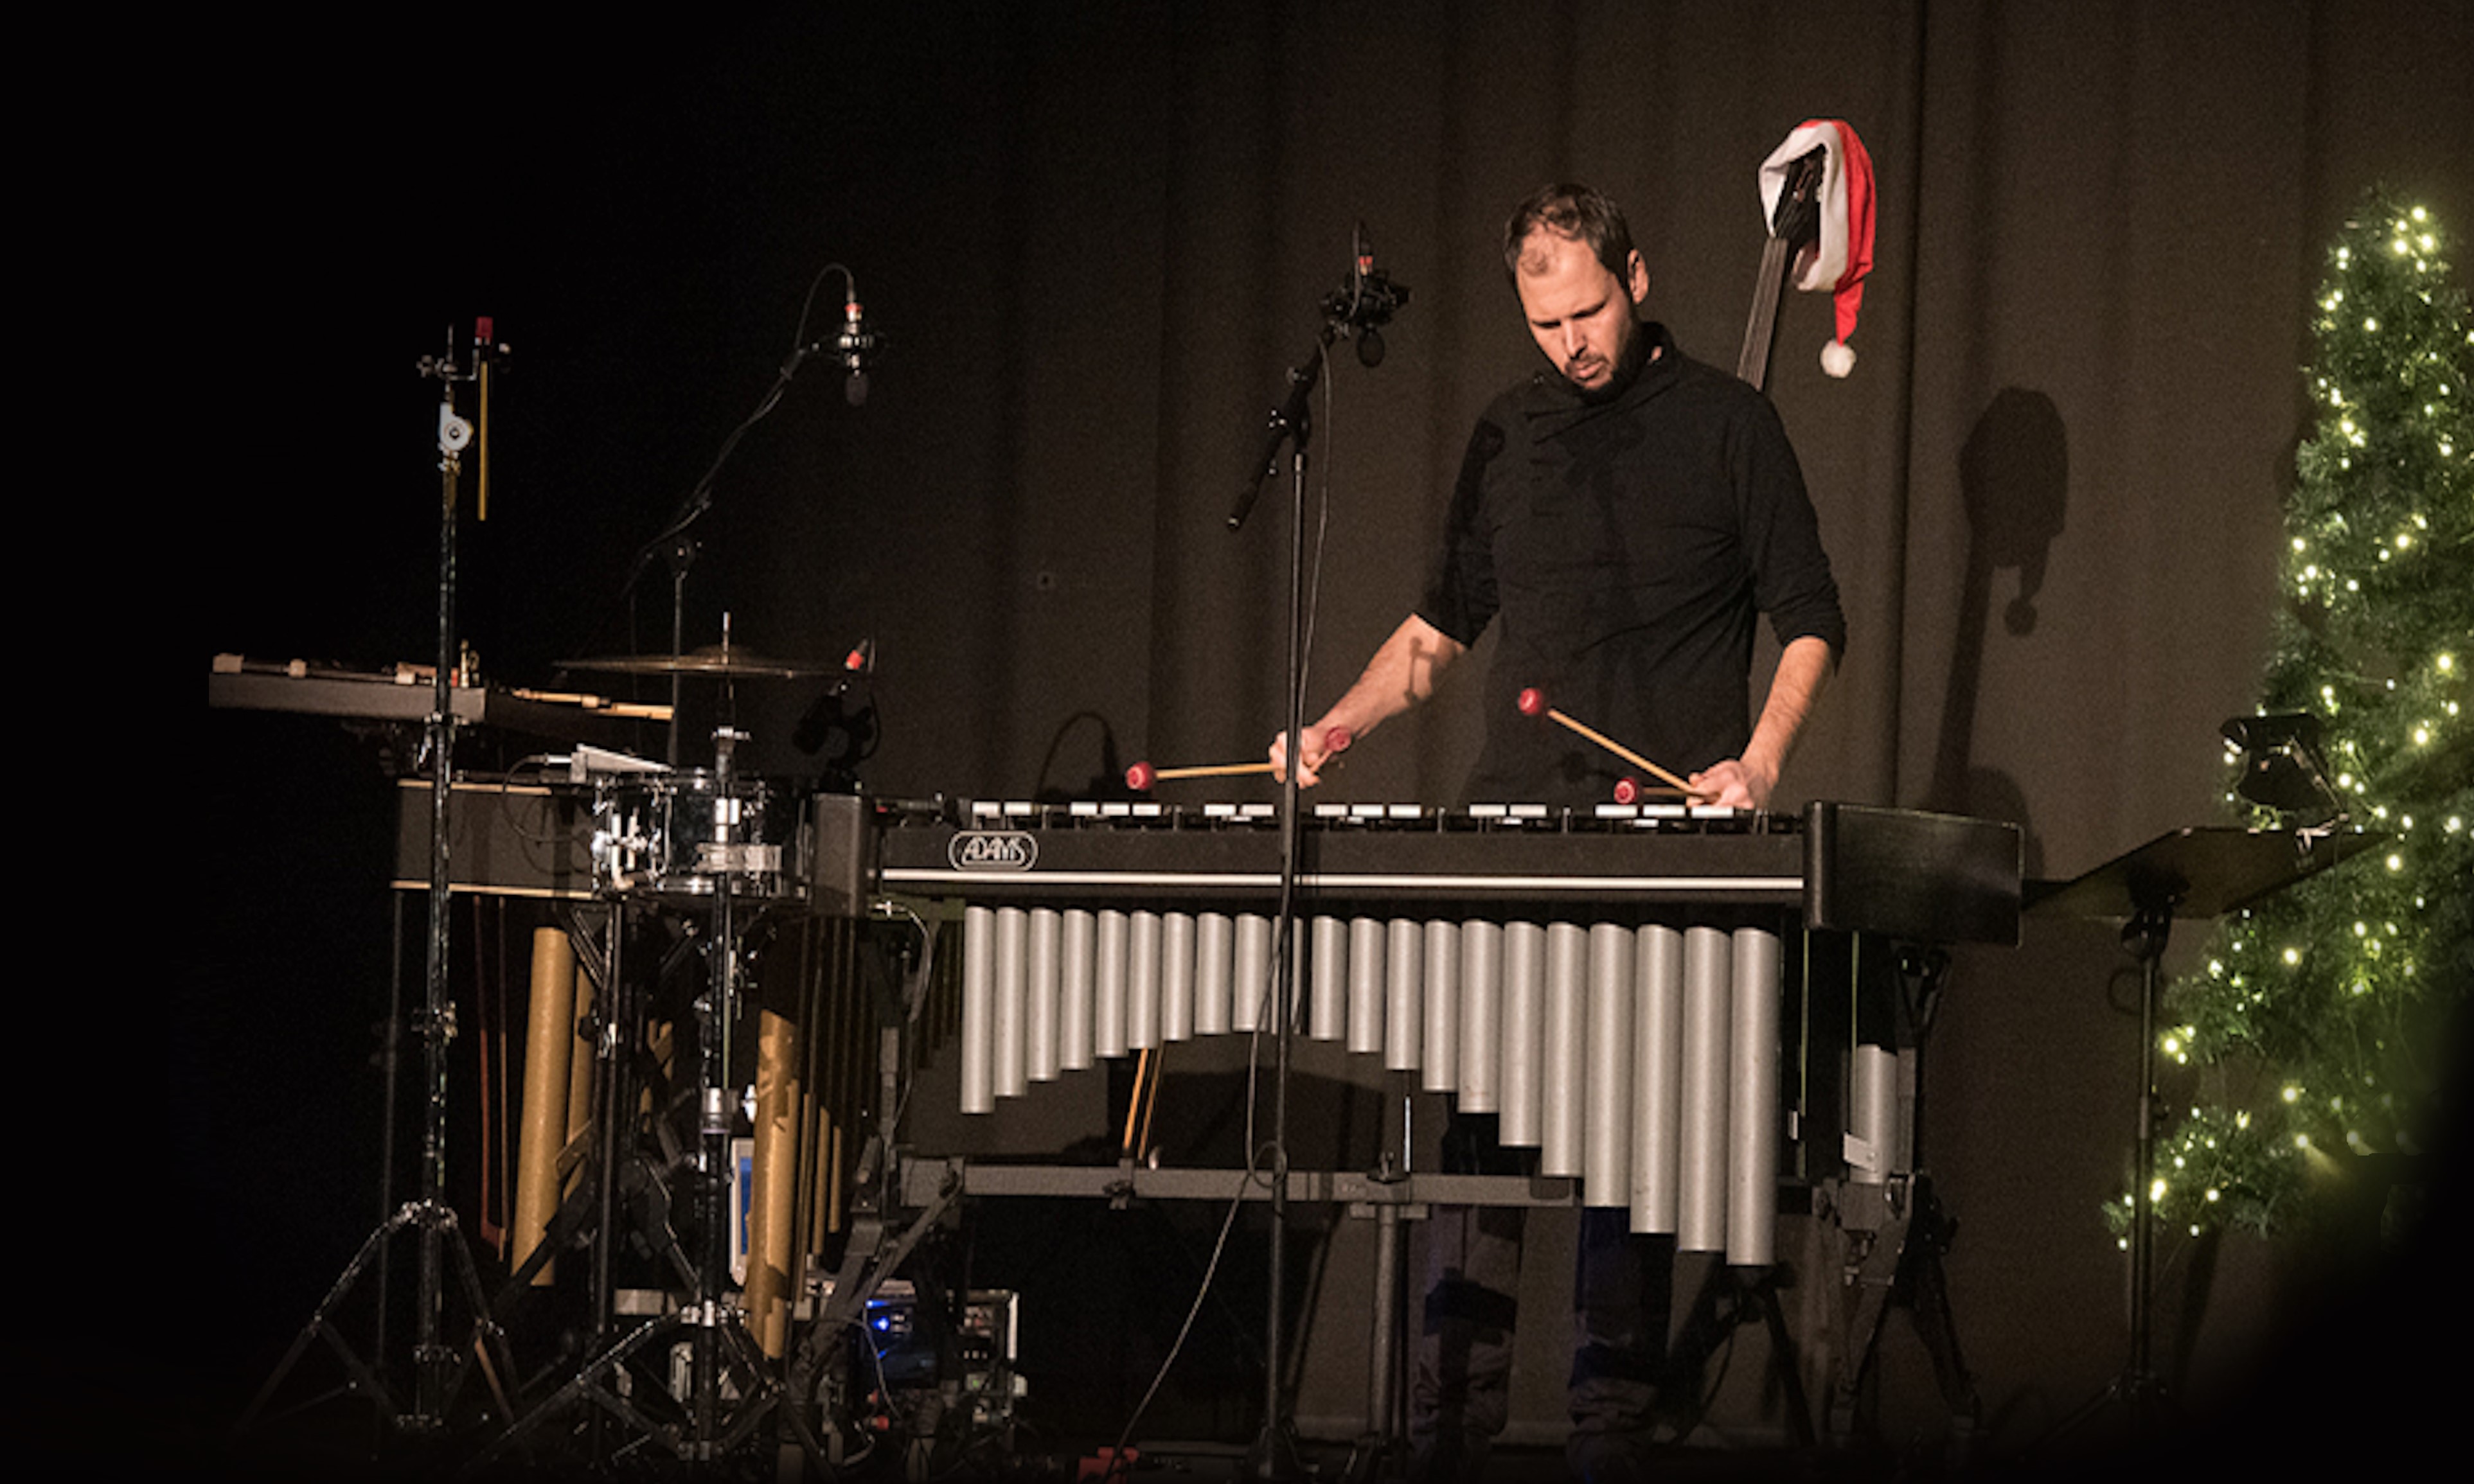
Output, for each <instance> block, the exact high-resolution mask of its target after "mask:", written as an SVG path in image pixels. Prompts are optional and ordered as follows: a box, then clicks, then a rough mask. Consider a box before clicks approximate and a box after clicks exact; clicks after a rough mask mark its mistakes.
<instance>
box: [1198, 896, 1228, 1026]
mask: <svg viewBox="0 0 2474 1484" xmlns="http://www.w3.org/2000/svg"><path fill="white" fill-rule="evenodd" d="M1235 957H1236V926H1235V924H1234V923H1232V922H1229V921H1228V914H1227V913H1225V912H1199V913H1197V914H1195V918H1194V1034H1196V1035H1197V1036H1225V1035H1227V1034H1228V1024H1229V1020H1228V975H1229V972H1230V969H1231V968H1232V967H1233V965H1234V962H1235Z"/></svg>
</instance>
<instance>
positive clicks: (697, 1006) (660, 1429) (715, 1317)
mask: <svg viewBox="0 0 2474 1484" xmlns="http://www.w3.org/2000/svg"><path fill="white" fill-rule="evenodd" d="M745 740H746V735H745V733H743V732H739V731H736V730H731V729H730V728H728V727H724V728H722V729H720V730H717V731H716V733H715V739H714V745H715V763H716V766H715V769H714V782H715V794H716V802H717V803H719V804H720V805H721V807H720V808H719V809H718V810H717V812H716V819H715V822H714V829H715V834H716V836H717V837H718V838H716V840H714V841H712V842H709V843H708V842H699V843H698V857H699V867H700V870H701V869H703V868H710V874H711V876H712V880H713V900H712V908H711V922H712V931H711V934H710V935H709V937H708V940H707V943H706V945H705V951H706V955H707V980H706V984H705V988H704V990H703V992H702V993H700V994H698V995H697V997H696V999H695V1001H694V1005H693V1008H694V1012H695V1021H696V1046H697V1078H696V1146H695V1155H694V1165H695V1172H696V1179H695V1185H696V1191H697V1208H698V1216H699V1218H700V1220H701V1222H702V1226H701V1228H700V1230H699V1231H698V1232H697V1233H696V1239H695V1244H694V1245H695V1252H694V1257H693V1261H692V1262H691V1263H690V1262H688V1261H687V1260H685V1259H684V1257H681V1256H680V1255H679V1253H678V1248H677V1246H676V1244H675V1243H673V1245H672V1253H673V1261H674V1262H675V1263H676V1264H677V1265H678V1266H679V1267H680V1269H681V1276H682V1278H683V1279H684V1280H685V1281H686V1282H687V1284H688V1286H689V1290H690V1291H689V1299H688V1302H686V1303H685V1304H682V1305H681V1306H680V1307H678V1308H677V1309H675V1310H673V1311H672V1312H670V1313H667V1314H665V1315H662V1316H660V1317H658V1318H656V1319H653V1320H650V1321H648V1322H646V1323H645V1324H643V1325H641V1326H639V1327H638V1328H636V1329H635V1330H634V1331H632V1332H631V1333H629V1334H627V1335H626V1336H624V1337H623V1338H619V1339H618V1340H617V1342H616V1343H615V1344H606V1345H605V1348H604V1349H603V1350H602V1351H601V1352H600V1353H599V1354H597V1355H596V1356H595V1357H594V1359H593V1360H592V1361H591V1362H589V1363H588V1364H587V1365H586V1366H585V1367H584V1369H583V1370H582V1371H581V1372H580V1373H579V1374H578V1375H577V1376H575V1377H574V1378H573V1379H571V1380H570V1381H569V1382H568V1384H567V1385H566V1386H565V1387H563V1388H561V1389H560V1390H559V1391H558V1392H557V1393H556V1394H554V1395H553V1396H551V1397H550V1398H548V1399H547V1400H545V1401H544V1402H543V1403H542V1404H541V1405H540V1406H539V1407H537V1408H535V1409H534V1410H533V1411H531V1412H529V1413H527V1414H526V1415H525V1416H524V1417H523V1418H522V1419H521V1422H519V1423H518V1424H516V1425H515V1426H514V1427H511V1428H509V1429H508V1431H507V1433H506V1434H505V1435H504V1436H503V1437H501V1438H500V1439H499V1440H498V1442H497V1444H496V1445H494V1446H493V1448H491V1450H490V1452H489V1453H488V1454H485V1455H484V1458H483V1461H484V1462H487V1461H489V1460H490V1459H492V1458H495V1457H496V1456H497V1455H498V1454H500V1453H503V1452H505V1451H508V1450H510V1449H511V1448H514V1447H515V1446H516V1445H517V1444H518V1443H520V1442H521V1441H522V1439H523V1437H524V1436H525V1435H526V1434H529V1433H530V1432H532V1431H533V1430H534V1429H535V1428H537V1427H538V1426H540V1425H541V1424H544V1423H546V1421H548V1420H549V1419H552V1418H555V1417H557V1416H559V1415H561V1414H564V1413H566V1412H568V1411H569V1410H570V1409H571V1408H572V1407H574V1406H575V1405H577V1404H579V1403H587V1402H589V1403H590V1404H592V1405H593V1406H594V1407H595V1408H597V1409H599V1412H606V1413H608V1414H609V1415H610V1416H612V1417H614V1418H616V1419H618V1421H619V1422H621V1423H623V1424H626V1425H628V1426H629V1427H631V1428H633V1429H634V1430H635V1431H636V1432H637V1433H638V1434H639V1435H640V1436H641V1437H643V1438H645V1439H648V1440H652V1441H655V1442H658V1443H660V1444H661V1445H662V1446H663V1447H664V1448H667V1449H668V1450H669V1451H670V1452H672V1453H674V1454H675V1455H676V1456H677V1457H678V1458H679V1459H680V1460H682V1461H684V1462H686V1463H688V1464H689V1465H691V1466H699V1465H710V1464H715V1463H717V1462H719V1461H720V1460H722V1459H724V1458H726V1457H728V1456H729V1455H730V1454H731V1453H732V1452H733V1451H734V1450H736V1449H737V1448H740V1447H741V1446H742V1445H743V1444H745V1443H746V1442H747V1441H748V1440H749V1439H750V1438H751V1437H752V1436H753V1435H754V1433H755V1431H756V1428H757V1427H758V1425H759V1424H762V1422H763V1421H764V1418H765V1417H766V1416H768V1415H770V1414H772V1413H773V1412H775V1411H776V1410H777V1409H778V1410H779V1411H780V1412H781V1415H782V1417H783V1419H784V1421H785V1423H786V1424H787V1425H788V1427H789V1428H790V1429H791V1431H792V1433H793V1435H794V1437H795V1439H796V1441H797V1443H798V1445H799V1446H800V1447H801V1448H805V1449H806V1450H807V1451H808V1453H809V1455H810V1456H811V1457H821V1456H822V1449H821V1448H819V1447H818V1445H817V1443H816V1440H815V1438H814V1437H813V1434H812V1433H811V1432H810V1431H809V1429H808V1428H807V1427H806V1425H805V1424H804V1422H803V1420H802V1419H800V1418H799V1417H798V1416H797V1415H796V1412H795V1409H792V1408H788V1407H780V1408H777V1406H776V1402H777V1400H779V1399H778V1392H777V1388H776V1386H775V1384H774V1382H773V1380H772V1378H771V1375H770V1371H769V1362H768V1361H767V1359H766V1357H765V1356H764V1352H763V1351H762V1350H761V1349H760V1348H759V1347H758V1346H757V1344H756V1342H755V1339H754V1337H753V1336H751V1335H750V1334H749V1333H748V1331H747V1328H746V1325H745V1323H744V1320H743V1316H742V1314H741V1312H740V1309H739V1308H738V1306H736V1305H735V1304H730V1303H729V1302H728V1301H727V1297H726V1295H727V1292H728V1288H729V1284H730V1258H731V1251H730V1239H731V1223H730V1196H731V1142H732V1134H733V1131H734V1121H733V1115H734V1113H735V1112H736V1102H735V1099H734V1098H733V1096H732V1084H731V1080H730V1063H731V1054H730V1053H731V1039H732V1032H733V1029H734V1028H735V1025H736V1022H737V1017H738V1013H739V1006H740V974H741V972H742V970H743V968H744V965H743V963H742V959H743V957H744V955H743V953H742V949H741V945H740V921H739V912H738V905H737V893H736V892H735V891H734V889H733V885H732V883H733V881H734V879H735V878H736V877H737V876H738V875H739V874H741V873H742V872H744V871H746V870H747V869H749V866H748V859H747V857H748V850H747V849H746V844H745V842H743V841H742V840H740V839H739V838H738V833H739V831H738V827H737V825H738V821H737V819H736V817H735V815H734V814H733V813H732V812H731V811H730V809H729V807H728V805H729V804H730V803H732V802H736V801H737V800H738V797H739V795H738V791H737V775H736V770H735V767H734V763H733V757H734V753H735V750H736V748H737V745H738V744H739V743H740V742H742V741H745ZM614 1019H615V1017H614ZM616 1023H617V1025H618V1027H619V1028H620V1030H621V1031H623V1027H624V1026H625V1025H626V1024H627V1023H628V1022H627V1021H625V1020H617V1022H616ZM608 1039H609V1038H608V1035H607V1034H605V1041H607V1040H608ZM622 1061H623V1054H622V1055H620V1056H618V1057H615V1058H612V1059H610V1061H609V1062H608V1064H607V1065H605V1068H604V1070H603V1071H602V1072H600V1073H599V1074H597V1075H598V1079H599V1082H600V1084H601V1086H602V1087H603V1088H604V1089H606V1090H605V1092H604V1095H605V1096H606V1097H609V1098H610V1099H612V1101H610V1102H607V1103H605V1105H604V1107H603V1110H602V1120H603V1121H602V1125H601V1127H600V1130H599V1133H600V1139H599V1144H600V1148H601V1151H602V1154H601V1159H602V1161H603V1163H602V1169H603V1178H602V1180H601V1182H600V1190H599V1192H598V1199H599V1206H600V1212H601V1215H600V1221H601V1228H600V1230H601V1233H603V1237H602V1240H601V1242H600V1243H599V1244H598V1247H599V1251H598V1252H597V1253H596V1256H595V1261H594V1287H595V1297H596V1302H597V1303H600V1304H603V1306H602V1307H601V1308H600V1309H599V1311H598V1313H597V1314H596V1319H597V1320H600V1321H602V1322H604V1323H605V1325H606V1321H607V1316H608V1314H609V1312H610V1310H609V1308H608V1307H607V1299H608V1296H609V1292H610V1289H609V1282H610V1280H609V1274H608V1262H609V1247H610V1236H611V1234H612V1233H613V1231H614V1228H613V1225H612V1216H613V1203H614V1199H615V1185H616V1181H615V1179H613V1178H612V1177H613V1175H614V1174H615V1172H616V1170H617V1169H618V1145H619V1143H620V1141H621V1139H622V1137H623V1136H622V1134H621V1133H620V1129H621V1128H622V1126H623V1125H624V1124H625V1123H626V1121H627V1119H628V1117H629V1116H630V1113H631V1106H630V1105H631V1104H632V1101H633V1100H632V1096H627V1095H626V1094H627V1093H628V1089H629V1088H630V1086H631V1085H630V1084H629V1083H628V1082H627V1081H626V1079H625V1077H624V1075H623V1072H622V1071H620V1070H618V1063H619V1062H622ZM622 1097H624V1101H621V1100H620V1099H621V1098H622ZM572 1209H574V1203H570V1210H572ZM567 1215H568V1212H564V1211H563V1212H562V1217H563V1218H564V1217H566V1216H567ZM552 1246H553V1243H552V1242H551V1241H549V1240H545V1241H544V1242H543V1243H542V1245H541V1247H540V1248H539V1249H538V1250H537V1251H536V1254H535V1257H537V1258H539V1257H543V1256H544V1255H545V1254H546V1253H547V1252H548V1251H550V1250H551V1248H552ZM524 1276H527V1277H528V1276H529V1275H524ZM682 1331H684V1332H685V1335H686V1338H687V1340H688V1342H689V1344H688V1353H689V1370H688V1377H687V1386H686V1393H687V1394H686V1396H685V1397H684V1399H682V1401H683V1408H684V1410H683V1415H682V1418H681V1420H680V1421H679V1422H677V1423H672V1424H665V1423H663V1422H660V1421H657V1420H656V1419H654V1418H653V1417H652V1416H651V1415H650V1414H649V1413H647V1412H646V1411H645V1410H644V1409H643V1407H642V1406H640V1405H639V1404H638V1403H637V1401H636V1400H635V1399H634V1398H633V1397H632V1396H631V1395H630V1379H629V1377H630V1376H631V1375H632V1373H629V1371H628V1368H629V1367H630V1366H631V1365H632V1364H633V1363H634V1362H635V1361H636V1359H637V1358H638V1357H639V1356H640V1355H643V1354H644V1353H645V1352H648V1351H652V1350H654V1349H655V1348H656V1347H659V1346H661V1345H663V1344H665V1343H666V1342H672V1341H674V1340H675V1339H676V1338H677V1337H678V1336H679V1335H680V1334H681V1332H682ZM608 1336H609V1330H608V1329H607V1328H605V1329H604V1330H603V1336H602V1337H603V1339H604V1340H605V1341H606V1340H607V1339H608ZM605 1383H609V1384H605ZM726 1387H727V1388H728V1389H729V1390H731V1391H733V1392H735V1394H736V1400H737V1407H738V1409H737V1411H736V1412H735V1413H732V1414H731V1415H728V1416H725V1415H724V1404H725V1401H726V1400H730V1399H729V1398H728V1397H726V1396H725V1388H726ZM595 1416H596V1418H597V1416H598V1412H597V1413H596V1414H595ZM599 1442H600V1440H599V1438H598V1436H597V1433H596V1436H595V1437H594V1448H595V1451H596V1453H597V1452H598V1450H599Z"/></svg>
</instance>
